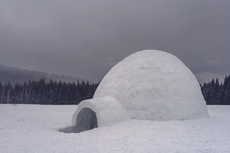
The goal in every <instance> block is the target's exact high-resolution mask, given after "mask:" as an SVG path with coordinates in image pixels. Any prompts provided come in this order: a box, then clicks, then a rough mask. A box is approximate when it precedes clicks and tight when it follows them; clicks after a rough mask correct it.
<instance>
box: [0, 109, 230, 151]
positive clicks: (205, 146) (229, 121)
mask: <svg viewBox="0 0 230 153" xmlns="http://www.w3.org/2000/svg"><path fill="white" fill-rule="evenodd" d="M76 107H77V106H41V105H17V106H13V105H0V117H1V119H0V152H1V153H54V152H56V153H75V152H78V153H80V152H81V153H90V152H94V153H104V152H107V153H127V152H132V153H142V152H143V153H153V152H157V153H160V152H162V153H175V152H176V153H229V152H230V145H229V142H230V128H229V127H230V106H208V109H209V115H210V117H209V118H208V117H207V118H202V119H197V120H183V121H150V120H131V121H127V122H120V123H116V124H113V125H108V126H105V127H101V128H97V129H93V130H90V131H85V132H82V133H69V134H66V133H61V132H59V131H58V129H59V128H61V127H65V126H69V125H70V123H71V116H72V115H73V112H74V111H75V110H76Z"/></svg>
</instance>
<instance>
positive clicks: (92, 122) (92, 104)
mask: <svg viewBox="0 0 230 153" xmlns="http://www.w3.org/2000/svg"><path fill="white" fill-rule="evenodd" d="M128 118H129V116H128V113H127V110H126V108H125V107H124V106H123V105H122V104H121V103H120V102H119V101H118V100H117V99H116V98H114V97H109V96H106V97H103V98H94V99H88V100H84V101H82V102H81V103H80V104H79V105H78V108H77V110H76V112H75V113H74V114H73V116H72V125H73V126H76V127H77V130H78V131H77V132H81V131H86V130H90V129H93V128H96V127H100V126H105V125H108V124H112V123H116V122H120V121H123V120H127V119H128Z"/></svg>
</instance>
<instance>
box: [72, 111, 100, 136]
mask: <svg viewBox="0 0 230 153" xmlns="http://www.w3.org/2000/svg"><path fill="white" fill-rule="evenodd" d="M76 123H77V125H76V130H77V132H82V131H87V130H91V129H94V128H97V127H98V123H97V116H96V113H95V112H94V111H93V110H92V109H90V108H82V109H81V111H80V112H79V114H78V115H77V118H76Z"/></svg>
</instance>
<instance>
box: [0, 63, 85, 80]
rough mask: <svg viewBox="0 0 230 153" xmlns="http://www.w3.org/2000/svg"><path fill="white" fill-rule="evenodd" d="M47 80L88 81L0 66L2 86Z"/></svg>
mask: <svg viewBox="0 0 230 153" xmlns="http://www.w3.org/2000/svg"><path fill="white" fill-rule="evenodd" d="M41 78H45V80H46V81H50V80H51V79H52V80H54V81H60V80H61V81H63V82H77V81H87V80H85V79H80V78H78V77H72V76H67V75H58V74H52V73H46V72H39V71H31V70H24V69H20V68H17V67H10V66H7V65H4V64H0V82H1V83H2V84H5V83H8V82H10V83H11V84H15V83H19V84H21V83H24V82H28V81H29V80H34V81H37V80H40V79H41Z"/></svg>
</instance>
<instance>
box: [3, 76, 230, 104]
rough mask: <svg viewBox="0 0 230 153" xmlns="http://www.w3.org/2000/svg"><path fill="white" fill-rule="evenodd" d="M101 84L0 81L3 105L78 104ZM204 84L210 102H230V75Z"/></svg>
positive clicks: (202, 88)
mask: <svg viewBox="0 0 230 153" xmlns="http://www.w3.org/2000/svg"><path fill="white" fill-rule="evenodd" d="M98 85H99V84H98V83H96V84H95V83H91V84H90V83H89V82H87V81H86V82H85V81H81V82H80V81H78V82H77V83H74V82H73V83H66V82H62V81H59V82H57V81H53V80H50V81H49V82H47V81H45V79H44V78H43V79H40V80H39V81H29V82H28V83H27V82H25V83H24V84H14V85H11V84H10V83H5V84H2V83H0V104H42V105H77V104H79V103H80V102H81V101H82V100H85V99H90V98H92V97H93V95H94V92H95V91H96V89H97V87H98ZM200 86H201V91H202V93H203V95H204V99H205V100H206V102H207V104H208V105H230V75H228V76H226V77H225V79H224V81H223V82H219V80H218V79H212V80H211V81H210V82H208V83H204V84H203V85H200Z"/></svg>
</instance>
